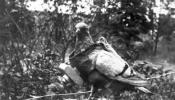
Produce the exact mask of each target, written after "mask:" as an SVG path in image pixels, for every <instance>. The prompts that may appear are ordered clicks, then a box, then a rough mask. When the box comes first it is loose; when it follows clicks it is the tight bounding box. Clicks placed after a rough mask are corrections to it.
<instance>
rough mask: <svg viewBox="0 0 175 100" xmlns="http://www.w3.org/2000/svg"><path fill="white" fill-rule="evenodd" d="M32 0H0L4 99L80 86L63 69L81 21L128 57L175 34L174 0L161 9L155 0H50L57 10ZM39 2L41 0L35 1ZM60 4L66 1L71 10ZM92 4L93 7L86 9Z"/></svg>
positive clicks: (145, 53)
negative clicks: (34, 5) (38, 7)
mask: <svg viewBox="0 0 175 100" xmlns="http://www.w3.org/2000/svg"><path fill="white" fill-rule="evenodd" d="M28 1H30V0H1V1H0V78H1V81H0V89H1V90H0V94H1V95H0V99H1V100H10V99H11V100H16V99H24V98H29V97H30V95H45V94H51V93H69V92H75V91H76V90H77V87H76V85H74V86H73V85H72V84H73V83H71V81H70V80H69V82H67V81H66V80H65V78H64V77H63V76H64V73H63V71H62V70H61V69H59V68H58V66H59V63H60V62H65V60H66V59H67V58H66V57H67V56H68V54H69V53H70V52H71V50H72V49H73V45H74V42H75V41H73V37H74V36H75V27H74V26H75V24H76V23H77V22H80V21H85V22H86V23H88V24H89V25H90V26H91V28H90V34H91V35H92V37H93V39H94V40H96V39H97V38H98V36H101V35H102V36H104V37H106V38H107V40H108V41H109V42H110V43H111V44H112V46H113V47H114V48H115V49H116V50H117V52H118V53H119V54H120V55H121V56H122V57H123V58H124V59H126V60H128V61H132V62H133V61H135V60H137V59H143V58H144V57H145V56H148V55H153V53H156V52H157V46H158V42H159V40H160V39H162V38H165V39H167V40H170V38H172V35H173V36H174V26H175V21H174V18H173V17H172V15H173V14H174V9H173V8H170V7H169V5H170V4H171V3H172V2H173V0H172V1H171V0H163V1H161V2H162V5H161V7H163V8H164V9H166V10H167V11H168V13H167V14H161V13H160V12H156V11H154V9H153V8H156V7H158V8H159V6H160V5H159V4H158V5H157V1H156V0H155V1H154V0H153V1H152V0H85V1H86V3H87V5H83V4H82V5H81V3H80V1H79V0H66V1H65V0H44V2H45V3H46V4H47V3H48V2H50V1H52V2H54V4H53V7H54V8H55V9H54V10H53V11H49V10H48V9H46V10H44V11H42V12H40V11H30V10H28V9H27V5H26V2H28ZM31 1H35V0H31ZM60 6H66V7H68V8H69V9H67V10H66V11H65V12H63V11H61V10H60ZM87 6H88V7H89V10H88V11H90V12H89V13H87V12H86V11H85V12H83V11H80V10H79V9H83V8H86V7H87Z"/></svg>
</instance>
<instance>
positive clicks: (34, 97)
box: [24, 91, 92, 100]
mask: <svg viewBox="0 0 175 100" xmlns="http://www.w3.org/2000/svg"><path fill="white" fill-rule="evenodd" d="M91 92H92V91H86V92H77V93H66V94H51V95H44V96H33V95H30V96H31V97H32V98H28V99H24V100H33V99H39V98H43V97H52V96H68V95H82V94H86V93H91Z"/></svg>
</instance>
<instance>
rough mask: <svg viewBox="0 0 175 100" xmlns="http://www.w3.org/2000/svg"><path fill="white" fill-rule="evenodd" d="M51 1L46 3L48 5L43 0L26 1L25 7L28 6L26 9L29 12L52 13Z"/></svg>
mask: <svg viewBox="0 0 175 100" xmlns="http://www.w3.org/2000/svg"><path fill="white" fill-rule="evenodd" d="M53 3H54V2H52V1H48V3H47V4H46V3H44V1H43V0H36V1H28V2H27V3H26V5H27V6H28V7H27V9H29V10H31V11H44V10H49V11H53V10H54V9H55V8H54V7H53Z"/></svg>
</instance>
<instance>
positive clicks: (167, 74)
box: [146, 72, 175, 80]
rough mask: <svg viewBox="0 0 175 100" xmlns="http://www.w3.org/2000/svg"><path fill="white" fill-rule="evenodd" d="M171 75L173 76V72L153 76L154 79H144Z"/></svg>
mask: <svg viewBox="0 0 175 100" xmlns="http://www.w3.org/2000/svg"><path fill="white" fill-rule="evenodd" d="M171 74H175V72H170V73H166V74H163V75H158V76H154V77H149V78H146V79H147V80H150V79H156V78H160V77H164V76H167V75H171Z"/></svg>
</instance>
